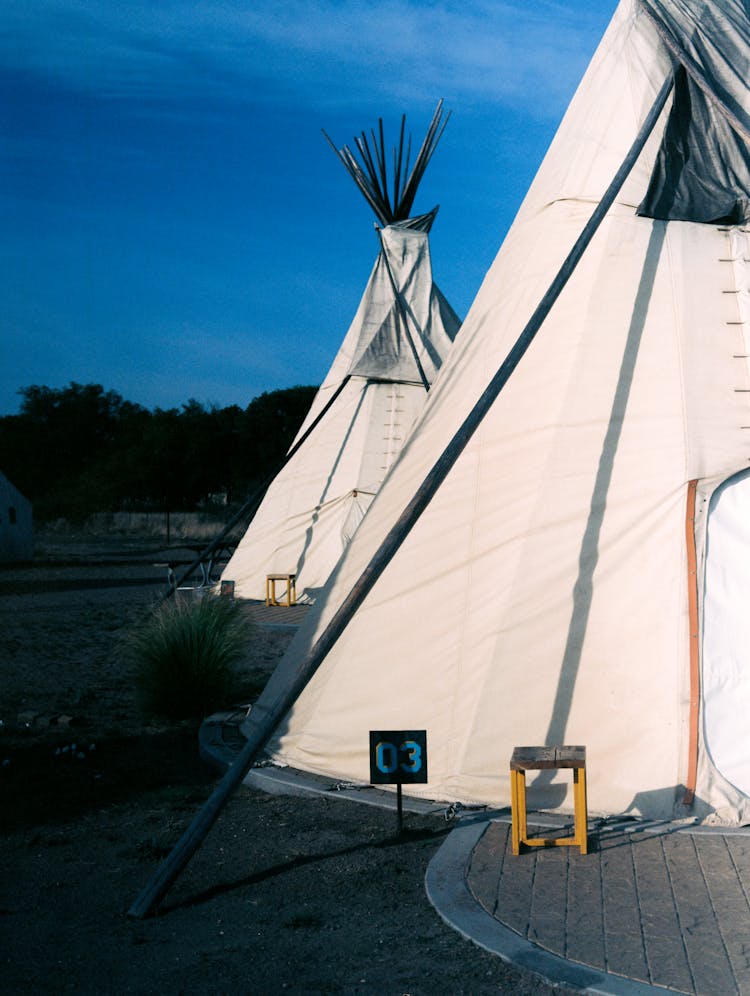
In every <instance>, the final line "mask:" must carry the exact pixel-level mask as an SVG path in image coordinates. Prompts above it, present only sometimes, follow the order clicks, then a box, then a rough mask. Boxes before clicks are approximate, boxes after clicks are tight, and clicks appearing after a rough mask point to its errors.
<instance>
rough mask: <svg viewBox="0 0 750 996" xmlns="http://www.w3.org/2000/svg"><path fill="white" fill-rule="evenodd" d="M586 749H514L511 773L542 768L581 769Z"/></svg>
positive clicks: (578, 747)
mask: <svg viewBox="0 0 750 996" xmlns="http://www.w3.org/2000/svg"><path fill="white" fill-rule="evenodd" d="M585 766H586V748H585V747H581V746H575V747H570V746H556V747H515V748H514V750H513V756H512V757H511V759H510V769H511V771H530V770H531V771H538V770H541V769H543V768H583V767H585Z"/></svg>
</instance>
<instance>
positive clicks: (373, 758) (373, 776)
mask: <svg viewBox="0 0 750 996" xmlns="http://www.w3.org/2000/svg"><path fill="white" fill-rule="evenodd" d="M426 781H427V731H426V730H370V783H371V784H372V785H395V786H396V812H397V814H398V832H399V834H402V833H403V828H404V826H403V801H402V797H401V786H402V785H414V784H418V783H419V784H424V783H425V782H426Z"/></svg>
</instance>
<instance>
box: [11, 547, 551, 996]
mask: <svg viewBox="0 0 750 996" xmlns="http://www.w3.org/2000/svg"><path fill="white" fill-rule="evenodd" d="M148 542H149V541H144V542H141V543H140V544H139V543H136V542H133V541H129V542H127V543H125V542H122V541H115V540H113V539H111V538H106V539H100V540H92V539H91V538H87V539H86V540H85V541H84V540H75V539H74V538H73V539H71V538H70V537H67V538H66V539H65V541H64V543H63V542H62V541H61V540H60V539H56V540H54V541H53V540H52V539H50V538H48V539H47V540H46V541H45V538H44V537H42V540H41V542H40V543H39V544H38V545H39V548H40V552H39V553H38V555H37V561H36V562H35V564H34V565H33V566H26V567H21V568H12V567H4V568H2V570H0V661H1V662H2V664H1V666H0V676H1V678H0V721H1V722H2V726H0V795H1V796H2V805H1V806H0V993H13V994H18V993H36V992H39V993H42V992H44V993H50V992H73V993H78V994H87V993H92V994H94V993H96V994H99V993H143V994H153V993H155V992H164V993H202V994H205V993H210V994H213V993H225V992H226V993H229V992H233V993H236V992H247V993H277V992H282V991H283V992H289V993H299V994H316V993H373V994H378V996H380V994H383V996H389V994H394V996H399V994H401V996H403V994H407V993H408V994H414V996H416V994H433V993H434V994H460V993H465V994H471V996H473V994H476V996H483V994H485V993H526V994H542V993H548V992H551V990H550V989H549V987H547V986H545V985H544V984H542V983H540V982H538V981H536V980H535V979H534V977H533V976H530V975H528V974H526V973H522V972H520V971H517V970H516V969H514V968H511V967H508V966H506V965H504V964H503V963H502V962H501V961H500V960H499V959H497V958H495V957H493V956H491V955H489V954H487V953H486V952H484V951H482V950H480V949H479V948H477V947H475V946H474V945H472V944H471V943H469V942H467V941H465V940H463V939H462V938H461V937H460V936H459V935H458V934H456V933H455V932H454V931H452V930H451V929H450V928H448V927H447V926H446V925H445V924H444V923H443V922H442V920H440V918H439V917H438V915H437V913H436V912H435V911H434V910H433V908H432V907H431V906H430V904H429V902H428V900H427V898H426V896H425V891H424V873H425V869H426V867H427V864H428V862H429V860H430V858H431V856H432V855H433V854H434V853H435V850H436V849H437V847H438V846H439V845H440V843H441V841H442V840H443V839H444V838H445V835H446V833H447V832H449V825H448V824H447V823H446V822H445V820H444V819H443V818H442V817H434V816H433V817H417V816H413V815H408V816H407V817H406V832H405V833H404V834H403V835H402V836H401V837H398V836H397V835H396V827H395V817H394V815H393V813H390V812H385V811H381V810H377V809H373V808H371V807H369V806H363V805H357V804H356V803H352V802H347V801H344V800H341V801H339V800H334V801H331V800H329V799H322V798H296V797H289V796H271V795H266V794H264V793H261V792H256V791H252V790H250V789H247V788H244V787H243V788H241V789H240V790H239V791H238V793H237V794H236V795H235V796H234V798H233V799H232V800H231V802H230V803H229V805H228V806H227V807H226V809H225V810H224V812H223V813H222V814H221V816H220V817H219V819H218V821H217V823H216V824H215V826H214V828H213V829H212V830H211V832H210V834H209V836H208V838H207V839H206V841H205V843H204V844H203V846H202V847H201V848H200V850H199V851H198V853H197V854H196V855H195V857H194V858H193V859H192V861H191V862H190V864H189V865H188V867H187V869H186V870H185V871H184V872H183V874H182V876H181V877H180V878H179V879H178V881H177V883H176V884H175V885H174V886H173V888H172V890H171V891H170V892H169V894H168V895H167V897H166V900H165V902H164V903H163V905H162V907H161V909H160V911H159V914H158V915H157V916H155V917H152V918H150V919H148V920H134V919H132V918H129V917H128V916H127V915H126V911H127V909H128V907H129V906H130V905H131V903H132V902H133V900H134V899H135V897H136V895H137V894H138V893H139V892H140V890H141V888H142V887H143V886H144V885H145V884H146V882H147V881H148V880H149V878H150V876H151V875H152V874H153V873H154V872H155V871H156V869H157V868H158V867H159V863H160V861H161V860H162V859H163V858H164V857H165V856H166V854H168V853H169V851H170V849H171V847H172V846H173V844H174V843H175V841H176V840H177V839H178V838H179V836H180V834H181V833H182V832H183V830H184V829H185V827H186V826H187V824H188V823H189V821H190V819H191V818H192V816H193V815H194V813H195V812H196V811H197V809H198V807H199V806H200V804H201V803H202V801H203V800H204V799H205V798H206V796H207V795H208V793H209V792H210V790H211V788H212V786H213V784H214V783H215V781H216V777H217V773H216V772H215V771H214V770H212V769H211V768H209V767H208V766H206V765H205V764H204V763H203V762H202V761H201V760H200V759H199V756H198V749H197V743H198V741H197V725H196V723H194V722H183V723H164V724H155V723H146V722H145V721H144V719H143V717H142V716H141V715H140V714H139V711H138V706H137V700H136V695H135V691H134V687H133V679H132V674H131V673H129V671H128V668H127V667H126V666H124V664H123V661H122V654H121V653H120V648H121V641H122V639H123V638H124V637H125V636H126V635H127V632H128V630H129V628H130V627H131V626H132V625H133V623H134V622H135V621H137V620H138V619H139V618H142V616H143V613H144V612H145V611H146V610H147V608H148V606H149V605H150V604H151V603H152V602H153V599H154V597H155V596H156V594H157V593H158V592H159V591H160V590H163V584H164V577H165V571H164V568H163V567H157V566H154V565H155V564H161V563H163V561H164V560H165V558H166V557H167V556H173V555H174V552H173V551H170V552H169V553H167V552H165V551H159V550H156V549H150V548H149V547H148ZM289 639H290V634H289V633H288V632H284V631H279V630H263V629H259V630H258V631H257V633H256V637H255V639H254V641H253V645H252V647H251V648H249V652H248V657H247V660H246V661H245V663H244V665H243V675H244V677H245V678H246V679H247V682H248V685H252V684H253V683H257V681H258V678H259V676H260V677H262V676H263V675H265V674H267V673H268V672H269V671H270V669H271V668H272V667H273V665H274V663H275V661H276V660H277V659H278V657H279V656H280V654H281V653H283V650H284V648H285V646H286V645H287V643H288V640H289Z"/></svg>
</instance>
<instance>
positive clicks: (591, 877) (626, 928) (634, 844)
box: [466, 820, 750, 996]
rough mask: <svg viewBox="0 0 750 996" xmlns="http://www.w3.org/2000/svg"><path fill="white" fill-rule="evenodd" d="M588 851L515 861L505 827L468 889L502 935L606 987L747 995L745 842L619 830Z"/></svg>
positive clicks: (665, 830)
mask: <svg viewBox="0 0 750 996" xmlns="http://www.w3.org/2000/svg"><path fill="white" fill-rule="evenodd" d="M547 832H548V831H547ZM590 847H591V850H590V853H589V854H588V855H581V854H579V852H578V851H577V849H575V848H567V847H566V848H533V849H527V850H526V851H525V852H524V853H523V854H521V855H519V856H518V857H514V856H513V854H512V853H511V840H510V826H509V824H508V823H507V822H505V821H504V820H498V821H493V822H490V823H488V826H487V829H486V830H485V832H484V834H483V836H482V837H481V838H480V839H479V841H478V843H477V845H476V847H475V848H474V851H473V854H472V859H471V862H470V866H469V868H468V872H467V877H466V882H467V885H468V887H469V890H470V891H471V893H472V894H473V896H474V897H475V899H476V901H477V902H478V903H479V904H480V905H481V906H482V907H483V908H484V909H485V910H486V911H487V912H488V913H490V914H492V916H493V917H494V918H495V919H496V920H497V921H499V922H500V923H501V924H503V925H504V926H506V927H510V928H511V929H512V930H513V931H515V932H516V933H518V934H519V935H520V936H521V937H522V938H524V939H525V940H527V941H530V942H532V943H534V944H535V945H537V946H538V947H540V948H543V949H544V950H546V951H549V952H551V953H552V954H554V955H559V956H560V957H562V958H565V959H567V960H568V961H571V962H575V963H579V964H581V965H584V966H589V967H591V968H594V969H598V970H601V971H603V972H608V973H612V974H611V975H610V976H609V977H610V978H612V977H613V976H614V977H616V976H623V977H626V978H628V979H632V980H635V981H636V982H640V983H643V984H645V985H651V986H659V987H665V988H668V989H671V990H673V991H678V992H685V993H691V994H698V996H724V994H727V996H729V994H743V996H744V994H747V996H750V901H749V898H750V838H749V837H748V836H743V835H725V834H722V833H693V832H686V831H685V829H684V828H681V827H678V826H676V825H670V824H665V825H662V826H655V827H650V826H648V825H646V828H645V829H644V830H641V829H635V830H633V825H632V824H630V825H629V824H628V823H627V822H623V823H622V824H620V825H614V826H607V825H604V826H603V827H602V830H601V833H600V834H599V835H597V834H592V837H591V845H590Z"/></svg>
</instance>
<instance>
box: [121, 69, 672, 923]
mask: <svg viewBox="0 0 750 996" xmlns="http://www.w3.org/2000/svg"><path fill="white" fill-rule="evenodd" d="M673 82H674V80H673V77H672V76H671V75H670V76H669V77H668V78H667V79H666V80H665V82H664V84H663V86H662V88H661V90H660V91H659V94H658V95H657V97H656V100H655V101H654V104H653V107H652V108H651V110H650V112H649V114H648V117H647V118H646V119H645V121H644V123H643V125H642V126H641V129H640V131H639V132H638V135H637V136H636V138H635V141H634V142H633V145H632V147H631V149H630V151H629V152H628V154H627V156H626V157H625V160H624V161H623V163H622V165H621V166H620V168H619V170H618V171H617V173H616V174H615V176H614V179H613V180H612V182H611V183H610V185H609V187H608V188H607V190H606V192H605V194H604V196H603V197H602V199H601V201H600V202H599V204H598V205H597V207H596V208H595V210H594V212H593V214H592V215H591V217H590V218H589V220H588V222H587V223H586V226H585V227H584V229H583V231H582V232H581V234H580V235H579V237H578V239H577V240H576V243H575V245H574V246H573V248H572V249H571V251H570V253H569V254H568V256H567V258H566V259H565V262H564V263H563V264H562V266H561V267H560V270H559V271H558V273H557V276H556V277H555V279H554V280H553V281H552V283H551V284H550V287H549V289H548V291H547V293H546V294H545V295H544V297H543V298H542V300H541V302H540V303H539V305H538V307H537V308H536V310H535V312H534V314H533V315H532V316H531V318H530V319H529V322H528V323H527V325H526V327H525V328H524V330H523V331H522V332H521V334H520V336H519V337H518V339H517V340H516V343H515V345H514V346H513V347H512V349H511V351H510V352H509V353H508V356H507V357H506V358H505V360H504V361H503V363H502V364H501V366H500V367H499V369H498V370H497V372H496V373H495V375H494V377H493V378H492V380H491V381H490V383H489V384H488V385H487V387H486V388H485V390H484V392H483V394H482V395H481V396H480V398H479V400H478V401H477V403H476V404H475V405H474V407H473V408H472V410H471V411H470V412H469V414H468V415H467V416H466V418H465V419H464V421H463V423H462V425H461V426H460V427H459V429H458V430H457V432H456V433H455V435H454V436H453V438H452V439H451V441H450V442H449V443H448V445H447V447H446V448H445V450H444V451H443V453H442V454H441V456H440V457H438V459H437V461H436V462H435V464H434V465H433V467H432V469H431V470H430V471H429V473H428V474H427V476H426V477H425V479H424V481H423V482H422V484H421V485H420V487H419V488H418V489H417V492H416V494H415V495H414V497H413V498H412V499H411V501H410V502H409V504H408V505H407V506H406V508H405V509H404V511H403V512H402V513H401V515H400V516H399V518H398V519H397V521H396V523H395V525H394V526H393V527H392V528H391V530H390V532H389V533H388V535H387V536H386V538H385V539H384V540H383V542H382V544H381V545H380V547H379V549H378V550H377V552H376V553H375V555H374V556H373V558H372V560H371V561H370V563H369V564H368V565H367V567H366V568H365V569H364V571H363V572H362V574H361V575H360V577H359V579H358V580H357V582H356V583H355V585H354V587H353V588H352V590H351V591H350V592H349V594H348V595H347V597H346V598H345V599H344V601H343V602H342V603H341V605H340V606H339V608H338V610H337V611H336V613H335V614H334V616H333V618H332V619H331V621H330V622H329V624H328V625H327V626H326V628H325V629H324V630H323V632H322V633H321V635H320V637H319V638H318V640H317V642H316V643H315V645H314V646H313V647H312V649H311V650H310V651H309V653H308V654H307V656H306V657H305V658H304V659H303V660H302V661H300V663H299V664H298V666H297V670H296V672H295V675H294V677H293V679H292V681H291V683H290V684H289V686H288V687H287V689H286V690H285V692H284V693H283V694H282V695H280V696H279V698H278V699H277V700H276V702H275V703H274V704H273V706H272V708H270V709H268V710H260V709H259V710H257V711H255V710H254V711H253V712H251V713H250V717H249V724H248V739H247V743H246V744H245V745H244V747H243V748H242V750H241V751H240V753H239V754H238V756H237V758H236V759H235V761H234V762H233V763H232V765H231V766H230V767H229V768H228V770H227V771H226V773H225V774H224V776H223V777H222V779H221V781H220V782H219V784H218V785H217V786H216V788H215V789H214V791H213V792H212V794H211V796H210V797H209V798H208V800H207V802H206V803H205V804H204V806H203V808H202V809H201V810H200V811H199V812H198V814H197V815H196V816H195V817H194V819H193V821H192V823H191V824H190V826H189V827H188V829H187V830H186V831H185V833H184V834H183V835H182V837H181V838H180V839H179V841H178V842H177V844H176V845H175V847H174V848H173V850H172V851H171V853H170V854H169V855H168V856H167V858H166V859H165V861H164V862H163V863H162V865H161V867H160V868H159V869H158V870H157V872H156V874H155V875H154V876H153V877H152V878H151V880H150V881H149V882H148V883H147V885H146V887H145V888H144V889H143V891H142V892H141V894H140V895H139V896H138V898H137V899H136V900H135V902H134V903H133V905H132V906H131V907H130V909H129V910H128V915H129V916H134V917H139V918H140V917H144V916H147V915H148V914H149V913H151V912H153V910H155V909H156V907H157V906H158V905H159V903H160V902H161V900H162V899H163V898H164V896H165V895H166V894H167V891H168V890H169V887H170V886H171V885H172V883H173V882H174V880H175V879H176V878H177V876H178V875H179V874H180V872H181V871H182V869H183V868H184V867H185V865H186V864H187V863H188V861H189V860H190V858H191V857H192V856H193V854H194V853H195V851H196V850H197V849H198V847H199V846H200V844H201V843H202V841H203V839H204V837H205V836H206V834H207V833H208V831H209V830H210V829H211V827H212V826H213V824H214V822H215V821H216V819H217V817H218V815H219V813H220V812H221V810H222V809H223V808H224V806H225V805H226V803H227V801H228V800H229V798H230V796H231V795H232V793H233V792H234V790H235V789H236V788H237V786H238V785H240V783H241V782H242V780H243V778H244V777H245V775H246V774H247V772H248V771H249V770H250V767H251V766H252V764H253V762H254V761H255V759H256V758H257V757H258V755H259V754H260V752H261V750H262V749H263V747H264V746H265V744H266V743H267V741H268V739H269V738H270V736H271V734H272V733H273V731H274V730H275V728H276V727H277V726H278V724H279V722H280V721H281V720H282V719H283V717H284V716H285V715H286V713H287V712H288V711H289V709H290V708H291V707H292V705H293V704H294V702H295V701H296V699H297V698H298V697H299V695H300V693H301V692H302V690H303V689H304V688H305V686H306V685H307V683H308V682H309V681H310V679H311V678H312V676H313V675H314V674H315V672H316V671H317V669H318V667H319V666H320V665H321V663H322V662H323V661H324V660H325V658H326V657H327V656H328V653H329V651H330V650H331V648H332V647H333V645H334V644H335V643H336V641H337V640H338V638H339V636H340V635H341V633H342V632H343V631H344V629H345V628H346V626H347V625H348V624H349V622H350V621H351V618H352V616H353V615H354V613H355V612H356V610H357V609H358V608H359V606H360V605H361V603H362V602H363V601H364V599H365V598H366V596H367V595H368V594H369V592H370V590H371V589H372V588H373V586H374V585H375V582H376V581H377V580H378V578H379V577H380V575H381V574H382V573H383V571H384V570H385V568H386V567H387V566H388V564H389V562H390V560H391V558H392V557H393V555H394V554H395V552H396V551H397V550H398V548H399V547H400V546H401V544H402V543H403V542H404V540H405V539H406V537H407V536H408V534H409V533H410V531H411V529H412V527H413V526H414V525H415V523H416V522H417V520H418V519H419V517H420V515H421V514H422V512H423V511H424V509H425V508H426V507H427V505H428V504H429V502H430V501H431V499H432V498H433V496H434V495H435V493H436V491H437V490H438V488H439V487H440V485H441V484H442V482H443V481H444V480H445V478H446V477H447V476H448V473H449V472H450V470H451V468H452V467H453V465H454V464H455V462H456V461H457V460H458V458H459V456H460V455H461V453H462V452H463V450H464V449H465V447H466V445H467V444H468V442H469V440H470V439H471V437H472V436H473V435H474V432H475V431H476V430H477V428H478V427H479V425H480V424H481V422H482V419H483V418H484V416H485V415H486V413H487V412H488V410H489V409H490V407H491V406H492V404H493V403H494V401H495V400H496V399H497V397H498V395H499V394H500V391H501V390H502V389H503V387H504V386H505V384H506V383H507V381H508V378H509V377H510V376H511V374H512V373H513V371H514V370H515V368H516V367H517V366H518V364H519V362H520V361H521V359H522V357H523V355H524V354H525V352H526V350H527V349H528V348H529V346H530V345H531V343H532V341H533V339H534V337H535V335H536V334H537V332H538V331H539V329H540V327H541V325H542V323H543V321H544V319H545V318H546V317H547V315H548V314H549V312H550V309H551V308H552V306H553V304H554V303H555V301H556V300H557V298H558V297H559V296H560V294H561V292H562V290H563V288H564V287H565V284H566V283H567V282H568V279H569V278H570V276H571V274H572V273H573V271H574V270H575V268H576V266H577V264H578V262H579V260H580V259H581V256H582V255H583V253H584V252H585V250H586V248H587V247H588V245H589V243H590V242H591V239H592V238H593V236H594V234H595V232H596V230H597V229H598V227H599V225H600V224H601V222H602V220H603V219H604V216H605V215H606V213H607V211H608V210H609V208H610V207H611V206H612V203H613V202H614V200H615V197H616V196H617V194H618V193H619V191H620V188H621V187H622V184H623V183H624V182H625V179H626V178H627V176H628V174H629V173H630V170H631V169H632V168H633V166H634V165H635V162H636V160H637V158H638V156H639V155H640V153H641V151H642V149H643V146H644V145H645V143H646V140H647V139H648V137H649V135H650V134H651V132H652V130H653V128H654V125H655V124H656V122H657V120H658V118H659V115H660V114H661V111H662V109H663V107H664V105H665V104H666V102H667V98H668V96H669V94H670V92H671V90H672V86H673Z"/></svg>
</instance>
